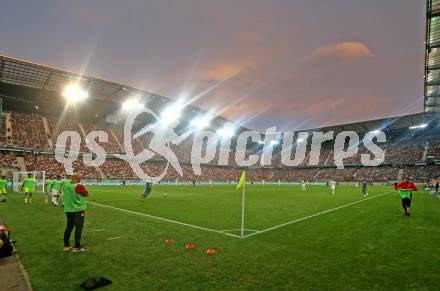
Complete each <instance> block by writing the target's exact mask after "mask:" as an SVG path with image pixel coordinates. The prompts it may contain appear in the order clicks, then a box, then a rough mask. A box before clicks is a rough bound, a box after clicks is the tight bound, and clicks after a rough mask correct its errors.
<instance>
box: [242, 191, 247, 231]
mask: <svg viewBox="0 0 440 291" xmlns="http://www.w3.org/2000/svg"><path fill="white" fill-rule="evenodd" d="M245 197H246V183H244V184H243V187H242V192H241V237H243V236H244V204H245Z"/></svg>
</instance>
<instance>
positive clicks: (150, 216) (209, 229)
mask: <svg viewBox="0 0 440 291" xmlns="http://www.w3.org/2000/svg"><path fill="white" fill-rule="evenodd" d="M88 203H90V204H92V205H97V206H101V207H106V208H110V209H114V210H119V211H122V212H127V213H131V214H135V215H141V216H145V217H149V218H153V219H157V220H161V221H165V222H170V223H175V224H179V225H183V226H187V227H191V228H196V229H201V230H205V231H210V232H215V233H220V234H223V235H227V236H231V237H235V238H240V236H238V235H235V234H231V233H227V232H222V231H221V230H216V229H211V228H206V227H202V226H197V225H193V224H189V223H185V222H181V221H176V220H171V219H166V218H163V217H159V216H154V215H149V214H145V213H141V212H136V211H131V210H127V209H123V208H118V207H113V206H110V205H105V204H101V203H96V202H88Z"/></svg>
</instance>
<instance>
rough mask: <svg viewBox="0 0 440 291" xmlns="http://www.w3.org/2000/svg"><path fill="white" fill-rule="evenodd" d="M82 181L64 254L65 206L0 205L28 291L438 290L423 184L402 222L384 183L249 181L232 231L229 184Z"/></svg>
mask: <svg viewBox="0 0 440 291" xmlns="http://www.w3.org/2000/svg"><path fill="white" fill-rule="evenodd" d="M88 188H89V191H90V197H89V198H88V201H89V204H88V205H89V208H88V210H87V211H86V221H85V227H84V232H83V243H84V245H85V246H86V248H87V249H88V250H87V252H85V253H78V254H75V253H72V252H69V253H64V252H63V251H62V247H63V240H62V237H63V231H64V226H65V216H64V213H63V209H62V208H61V207H53V206H46V205H44V204H43V195H42V194H41V193H38V194H35V195H34V198H33V204H30V205H29V204H26V205H25V204H23V195H22V194H20V193H12V194H9V202H8V203H7V204H6V205H5V204H0V215H1V217H2V218H3V219H4V220H5V221H6V223H7V224H8V226H9V227H10V228H11V229H12V235H13V239H14V240H16V241H17V248H18V251H19V255H20V258H21V260H22V262H23V264H24V267H25V269H26V270H27V272H28V274H29V276H30V279H31V283H32V285H33V288H34V290H80V289H79V285H80V283H81V282H83V281H84V280H85V279H87V278H89V277H93V276H104V277H106V278H109V279H110V280H112V281H113V284H112V285H110V286H108V287H105V288H103V290H157V289H165V290H177V289H179V290H212V289H215V290H230V289H252V290H286V289H290V290H323V289H325V290H334V289H346V290H366V289H368V290H438V284H439V282H440V273H439V272H438V266H439V262H440V201H439V200H438V199H437V198H435V197H433V196H430V195H429V194H428V193H426V192H424V191H423V190H419V191H418V192H416V193H415V195H414V201H413V205H412V215H411V217H409V218H408V217H405V216H404V215H403V210H402V209H401V206H400V198H399V195H398V194H397V193H396V192H395V191H394V190H393V189H392V187H381V186H374V187H373V186H370V187H369V189H368V190H369V191H368V193H369V195H368V196H366V197H364V196H362V194H361V192H360V188H355V187H353V186H339V187H337V189H336V194H335V195H332V194H331V192H330V189H329V188H327V187H325V186H308V188H307V192H302V191H301V188H300V186H297V185H281V186H278V185H264V186H263V185H247V187H246V207H245V229H246V231H245V235H244V237H240V226H241V191H240V190H236V188H235V186H234V185H214V186H213V187H212V188H210V187H209V186H207V185H197V186H192V185H191V186H189V185H155V186H154V187H153V192H152V194H151V195H150V196H149V197H148V198H147V199H145V200H144V201H140V200H139V195H140V194H141V193H142V192H143V187H139V186H126V187H123V186H90V187H88ZM166 239H172V240H173V241H174V243H173V244H171V245H168V244H166V243H165V240H166ZM189 243H193V244H195V246H196V247H195V248H194V249H186V248H185V246H186V245H187V244H189ZM210 248H214V249H216V250H217V254H215V255H208V254H207V253H206V250H207V249H210Z"/></svg>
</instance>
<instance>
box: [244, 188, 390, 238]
mask: <svg viewBox="0 0 440 291" xmlns="http://www.w3.org/2000/svg"><path fill="white" fill-rule="evenodd" d="M392 192H394V191H388V192H385V193H382V194H379V195H376V196H372V197H368V198H365V199H362V200H359V201H355V202H351V203H348V204H344V205H341V206H338V207H335V208H332V209H329V210H325V211H322V212H318V213H315V214H312V215H309V216H306V217H303V218H299V219H295V220H292V221H289V222H285V223H282V224H279V225H276V226H272V227H269V228H266V229H263V230H260V231H258V232H254V233H250V234H248V235H245V236H243V237H240V238H248V237H251V236H254V235H257V234H262V233H265V232H268V231H271V230H275V229H278V228H281V227H284V226H287V225H290V224H294V223H296V222H300V221H303V220H306V219H309V218H313V217H316V216H319V215H322V214H326V213H329V212H332V211H336V210H339V209H342V208H345V207H348V206H351V205H354V204H358V203H361V202H364V201H367V200H371V199H374V198H377V197H381V196H384V195H386V194H389V193H392Z"/></svg>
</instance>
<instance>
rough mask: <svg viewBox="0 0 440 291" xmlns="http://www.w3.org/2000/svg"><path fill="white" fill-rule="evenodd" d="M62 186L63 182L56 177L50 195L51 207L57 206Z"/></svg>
mask: <svg viewBox="0 0 440 291" xmlns="http://www.w3.org/2000/svg"><path fill="white" fill-rule="evenodd" d="M62 186H63V181H62V180H61V176H59V175H58V176H57V179H56V180H54V181H53V184H52V188H51V193H52V205H53V206H57V205H58V200H59V196H60V192H61V187H62Z"/></svg>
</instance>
